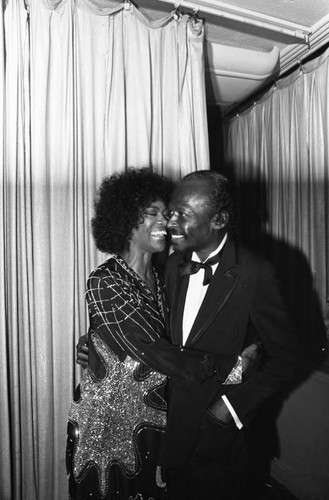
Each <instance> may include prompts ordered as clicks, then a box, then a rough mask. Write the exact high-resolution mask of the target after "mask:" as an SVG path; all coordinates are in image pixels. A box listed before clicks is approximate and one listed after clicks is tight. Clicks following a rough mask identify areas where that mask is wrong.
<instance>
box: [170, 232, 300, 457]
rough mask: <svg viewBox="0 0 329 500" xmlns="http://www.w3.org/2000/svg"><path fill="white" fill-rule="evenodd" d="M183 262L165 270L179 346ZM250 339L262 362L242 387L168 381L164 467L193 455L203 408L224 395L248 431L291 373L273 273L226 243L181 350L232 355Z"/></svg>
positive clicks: (178, 257)
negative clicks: (257, 345)
mask: <svg viewBox="0 0 329 500" xmlns="http://www.w3.org/2000/svg"><path fill="white" fill-rule="evenodd" d="M186 258H190V255H183V254H179V253H173V254H172V255H171V256H170V257H169V259H168V263H167V269H166V291H167V295H168V299H169V310H170V335H171V340H172V342H173V344H175V345H181V344H182V318H183V311H184V305H185V297H186V292H187V287H188V282H189V276H181V267H182V264H183V262H184V259H186ZM199 272H203V271H202V270H201V271H199ZM255 340H260V341H261V344H262V349H263V355H262V357H263V362H262V364H261V366H260V367H259V368H258V369H256V370H255V371H254V372H253V373H252V375H250V377H249V378H247V379H246V380H243V381H242V383H241V384H238V385H222V384H220V383H219V382H218V381H217V380H216V379H215V378H212V379H209V380H206V381H204V382H202V383H200V384H193V383H186V382H184V381H179V380H177V379H175V378H171V380H170V397H169V412H168V424H167V439H166V442H167V446H166V451H165V455H164V462H165V465H170V466H173V467H181V466H183V465H184V463H185V462H186V460H188V458H189V457H190V456H191V455H192V454H193V450H194V448H195V446H196V443H197V439H198V435H199V432H200V427H201V425H202V422H203V420H204V415H205V413H206V411H207V408H209V406H210V405H211V403H213V402H214V401H215V400H216V399H218V398H220V397H221V395H223V394H226V396H227V398H228V400H229V402H230V403H231V405H232V407H233V408H234V411H235V412H236V414H237V415H238V417H239V419H240V421H241V422H242V424H243V426H244V428H246V426H248V425H249V423H251V422H252V420H253V418H254V417H255V416H256V415H257V412H258V411H259V410H260V409H261V408H262V407H263V405H265V404H266V403H267V402H268V401H269V400H270V399H271V398H272V397H274V396H275V395H276V394H278V393H280V391H281V390H282V389H283V388H284V386H285V384H286V383H287V382H288V381H289V380H290V379H291V378H292V377H293V376H294V374H295V372H296V366H297V361H298V348H297V340H296V335H295V332H294V328H293V326H292V322H291V320H290V318H289V314H288V311H287V308H286V305H285V303H284V300H283V298H282V294H281V291H280V283H279V282H278V280H277V277H276V273H275V270H274V268H273V267H272V266H271V264H270V263H269V262H267V261H265V260H263V259H262V258H261V257H260V256H259V255H257V254H255V253H253V252H252V251H250V250H249V249H247V248H246V247H244V246H242V245H240V244H238V243H237V242H236V241H235V240H233V239H230V238H229V239H228V240H227V242H226V244H225V246H224V249H223V252H222V256H221V260H220V262H219V265H218V267H217V269H216V271H215V273H214V275H213V277H212V280H211V282H210V284H209V287H208V290H207V293H206V295H205V298H204V300H203V302H202V304H201V307H200V309H199V312H198V314H197V316H196V319H195V321H194V324H193V326H192V329H191V332H190V334H189V337H188V339H187V342H186V344H185V348H189V349H196V350H202V351H207V352H209V353H211V354H212V355H214V356H216V355H227V356H233V357H237V356H238V355H239V354H241V352H242V350H243V349H244V347H246V346H247V345H249V344H250V343H252V342H253V341H255ZM219 445H220V444H219Z"/></svg>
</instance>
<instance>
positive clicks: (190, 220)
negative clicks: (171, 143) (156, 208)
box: [167, 179, 223, 260]
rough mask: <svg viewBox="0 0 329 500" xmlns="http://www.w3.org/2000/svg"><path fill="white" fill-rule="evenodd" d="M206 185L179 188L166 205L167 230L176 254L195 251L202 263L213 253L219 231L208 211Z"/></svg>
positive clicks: (196, 182)
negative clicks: (167, 205)
mask: <svg viewBox="0 0 329 500" xmlns="http://www.w3.org/2000/svg"><path fill="white" fill-rule="evenodd" d="M208 191H209V187H208V182H207V181H205V180H202V179H193V180H192V179H191V180H189V181H184V182H181V183H180V184H178V186H177V187H176V189H175V191H174V193H173V196H172V199H171V202H170V203H169V221H168V224H167V230H168V232H169V234H170V235H171V242H172V245H173V248H174V250H175V251H180V252H185V251H187V250H192V251H195V252H196V253H197V254H198V255H199V257H200V258H201V259H202V260H203V259H205V258H207V257H208V255H209V254H210V253H211V252H212V251H213V250H215V249H216V248H217V247H218V245H219V243H220V241H221V239H222V236H223V234H222V231H220V230H219V229H220V227H219V226H218V224H216V221H215V218H214V217H213V216H212V214H211V211H210V208H209V196H208V194H207V193H208Z"/></svg>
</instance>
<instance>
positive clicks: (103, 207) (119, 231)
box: [91, 168, 173, 253]
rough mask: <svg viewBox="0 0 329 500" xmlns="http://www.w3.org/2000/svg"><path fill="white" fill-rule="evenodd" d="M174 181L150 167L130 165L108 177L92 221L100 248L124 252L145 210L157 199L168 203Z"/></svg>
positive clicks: (101, 188)
mask: <svg viewBox="0 0 329 500" xmlns="http://www.w3.org/2000/svg"><path fill="white" fill-rule="evenodd" d="M172 189H173V183H172V181H171V180H169V179H168V178H166V177H162V176H161V175H159V174H156V173H154V172H152V170H151V169H150V168H140V169H137V168H129V169H128V170H127V171H125V172H123V173H115V174H113V175H111V176H110V177H105V178H104V179H103V182H102V183H101V185H100V187H99V189H98V192H97V197H96V201H95V216H94V217H93V219H92V221H91V227H92V233H93V236H94V239H95V242H96V246H97V248H98V249H99V250H100V251H101V252H105V253H120V252H121V251H122V250H123V249H124V248H125V247H126V246H127V244H128V241H129V239H130V237H131V233H132V230H133V229H134V228H137V227H138V225H139V224H140V223H141V221H142V219H141V217H142V213H143V211H144V210H145V208H146V207H148V206H150V204H151V203H152V202H154V201H156V200H161V201H163V202H164V203H165V204H166V205H168V203H169V200H170V197H171V193H172Z"/></svg>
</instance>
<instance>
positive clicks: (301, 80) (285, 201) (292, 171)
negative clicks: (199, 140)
mask: <svg viewBox="0 0 329 500" xmlns="http://www.w3.org/2000/svg"><path fill="white" fill-rule="evenodd" d="M328 121H329V52H328V51H326V52H325V53H324V54H323V55H322V56H321V57H319V58H317V59H315V60H313V61H312V62H310V63H307V64H305V65H304V66H303V68H302V69H299V70H298V71H296V72H294V73H293V74H291V75H290V76H288V77H286V78H284V79H282V80H279V81H278V82H277V84H276V85H275V86H273V88H271V89H270V90H269V91H268V92H267V94H266V95H265V96H263V98H262V99H261V100H260V101H258V102H257V103H255V105H254V106H253V107H252V108H251V109H249V110H246V111H245V112H244V113H242V114H241V115H238V116H236V117H234V118H233V119H232V120H231V121H230V123H229V126H228V150H227V157H228V161H229V163H230V164H231V167H232V171H233V172H234V174H235V176H236V178H237V181H238V184H240V185H243V184H248V183H249V184H250V185H252V184H253V185H254V188H255V194H256V189H263V194H264V199H265V197H266V200H265V201H266V206H263V213H262V215H261V216H260V218H261V219H262V220H263V222H264V229H265V231H266V233H267V234H268V235H272V236H274V237H275V238H277V239H279V240H281V241H283V242H286V243H287V244H290V245H291V246H292V247H294V248H296V249H299V250H300V251H301V252H302V253H303V254H304V256H305V257H306V258H307V260H308V262H309V264H310V266H311V270H312V273H313V279H314V284H315V286H316V289H317V292H318V295H319V298H320V302H321V307H322V313H323V314H324V316H325V317H326V318H327V320H329V310H328V304H329V238H328V235H329V217H328V214H329V210H328V208H329V183H328V165H329V151H328V145H329V139H328V138H329V126H328V125H329V123H328ZM257 200H258V198H257ZM259 210H260V209H259ZM252 224H254V227H255V226H256V225H257V221H256V220H255V221H254V223H252V222H251V223H250V225H251V226H252ZM291 266H292V267H291V269H290V271H293V266H294V263H293V262H291ZM296 279H297V278H296ZM305 306H306V307H307V304H306V305H305ZM300 307H302V306H300Z"/></svg>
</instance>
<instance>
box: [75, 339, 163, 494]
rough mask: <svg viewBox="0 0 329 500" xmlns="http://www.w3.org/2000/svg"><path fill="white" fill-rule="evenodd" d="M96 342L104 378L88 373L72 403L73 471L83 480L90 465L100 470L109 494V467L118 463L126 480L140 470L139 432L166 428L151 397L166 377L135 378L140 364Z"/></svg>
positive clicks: (102, 485)
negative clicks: (153, 428)
mask: <svg viewBox="0 0 329 500" xmlns="http://www.w3.org/2000/svg"><path fill="white" fill-rule="evenodd" d="M92 341H93V343H94V345H95V348H96V350H97V352H98V354H99V355H100V357H101V358H102V359H103V361H104V365H105V366H106V375H105V377H104V378H103V379H102V380H98V379H96V378H95V377H94V375H93V373H92V372H91V370H89V369H87V370H86V372H85V374H84V377H83V379H82V381H81V384H80V390H81V398H80V399H79V400H78V401H76V402H73V403H72V406H71V409H70V412H69V420H70V421H71V422H72V424H73V425H74V427H75V430H76V431H75V432H76V438H77V439H76V443H77V444H76V446H75V449H74V457H73V471H74V476H75V478H76V481H77V482H79V481H82V480H83V478H84V477H85V475H86V473H87V472H88V469H89V468H90V467H91V466H94V467H96V469H97V471H98V477H99V487H100V492H101V494H102V495H103V496H105V495H106V493H107V490H108V481H109V480H108V476H109V469H110V467H111V465H113V464H115V463H116V464H118V465H119V467H120V468H121V470H122V472H123V474H125V475H126V476H127V477H128V478H132V477H133V476H135V475H136V474H137V473H138V472H139V471H140V467H141V457H140V454H139V451H138V448H137V443H136V438H137V435H138V432H139V431H140V430H141V429H142V428H147V427H149V428H152V427H154V426H155V427H157V428H160V429H164V428H165V425H166V413H165V411H163V410H164V407H165V403H164V402H163V404H161V405H160V404H158V405H157V404H155V403H153V404H152V403H150V402H149V400H148V395H149V394H150V393H151V392H152V391H153V390H154V389H155V388H156V387H157V386H159V385H162V384H163V383H164V381H165V378H166V377H165V376H164V375H161V374H159V373H156V372H152V371H151V372H148V374H147V376H144V377H143V378H142V379H137V378H136V375H135V374H134V372H135V373H136V369H137V367H138V365H139V363H138V362H137V361H134V360H133V359H132V358H130V357H129V356H127V358H126V359H125V360H124V361H123V362H121V361H119V359H118V357H117V356H116V355H115V354H113V353H112V351H111V350H110V349H109V348H108V347H107V345H106V344H105V343H104V342H103V341H102V340H101V339H100V338H99V336H98V335H97V334H95V333H93V334H92ZM146 401H147V402H148V404H152V406H153V407H152V406H148V405H147V404H146ZM161 410H162V411H161Z"/></svg>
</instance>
